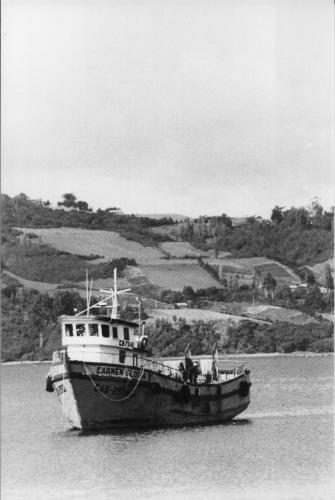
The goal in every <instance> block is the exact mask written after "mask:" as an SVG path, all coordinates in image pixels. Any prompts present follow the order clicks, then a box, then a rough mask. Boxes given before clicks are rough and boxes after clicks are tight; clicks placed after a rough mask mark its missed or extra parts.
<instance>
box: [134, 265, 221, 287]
mask: <svg viewBox="0 0 335 500" xmlns="http://www.w3.org/2000/svg"><path fill="white" fill-rule="evenodd" d="M184 262H185V261H184ZM140 267H141V270H142V271H143V273H144V274H145V276H146V277H147V278H148V279H149V281H150V282H151V283H153V284H155V285H158V286H160V287H162V288H167V289H170V290H177V291H181V290H182V289H183V288H184V286H191V287H192V288H193V289H194V290H196V289H198V288H209V287H212V286H216V287H220V285H219V284H218V282H217V281H216V280H215V279H214V278H212V276H210V275H209V274H208V273H207V272H206V271H205V270H204V269H202V268H201V267H200V266H199V265H198V264H192V263H191V264H190V263H186V264H185V263H183V261H182V262H181V263H176V262H175V261H172V262H168V261H167V263H165V264H159V265H141V266H140Z"/></svg>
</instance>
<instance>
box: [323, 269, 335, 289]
mask: <svg viewBox="0 0 335 500" xmlns="http://www.w3.org/2000/svg"><path fill="white" fill-rule="evenodd" d="M325 285H326V288H329V289H330V290H334V278H333V276H332V272H331V269H330V265H329V264H328V263H327V264H326V265H325Z"/></svg>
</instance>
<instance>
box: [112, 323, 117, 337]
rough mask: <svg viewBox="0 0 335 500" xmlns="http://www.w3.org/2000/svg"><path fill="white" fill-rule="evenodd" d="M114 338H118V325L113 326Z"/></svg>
mask: <svg viewBox="0 0 335 500" xmlns="http://www.w3.org/2000/svg"><path fill="white" fill-rule="evenodd" d="M113 339H117V326H113Z"/></svg>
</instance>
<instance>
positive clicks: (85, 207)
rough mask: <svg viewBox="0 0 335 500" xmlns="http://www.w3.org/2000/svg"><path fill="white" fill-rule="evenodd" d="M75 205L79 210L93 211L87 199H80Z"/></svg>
mask: <svg viewBox="0 0 335 500" xmlns="http://www.w3.org/2000/svg"><path fill="white" fill-rule="evenodd" d="M75 206H76V207H77V208H78V210H86V211H87V212H92V209H91V208H89V206H88V203H87V201H82V200H79V201H78V202H77V203H76V204H75Z"/></svg>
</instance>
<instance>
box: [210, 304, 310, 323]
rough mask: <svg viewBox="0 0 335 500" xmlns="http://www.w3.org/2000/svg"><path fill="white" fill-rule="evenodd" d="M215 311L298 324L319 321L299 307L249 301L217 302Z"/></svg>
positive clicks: (214, 307)
mask: <svg viewBox="0 0 335 500" xmlns="http://www.w3.org/2000/svg"><path fill="white" fill-rule="evenodd" d="M222 306H223V307H222ZM213 309H214V310H215V311H220V310H222V309H223V310H224V311H228V312H229V313H232V314H237V313H238V314H242V315H243V316H246V317H247V318H250V319H252V320H253V321H254V319H260V320H264V321H267V320H270V321H284V322H287V323H294V324H297V325H304V324H307V323H317V320H316V319H314V318H313V317H312V316H309V315H308V314H305V313H303V312H301V311H298V310H297V309H285V308H283V307H278V306H272V305H270V304H255V305H251V304H248V303H247V302H234V303H230V304H222V305H221V306H220V303H217V304H216V305H215V306H213ZM246 317H245V318H244V319H247V318H246Z"/></svg>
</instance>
